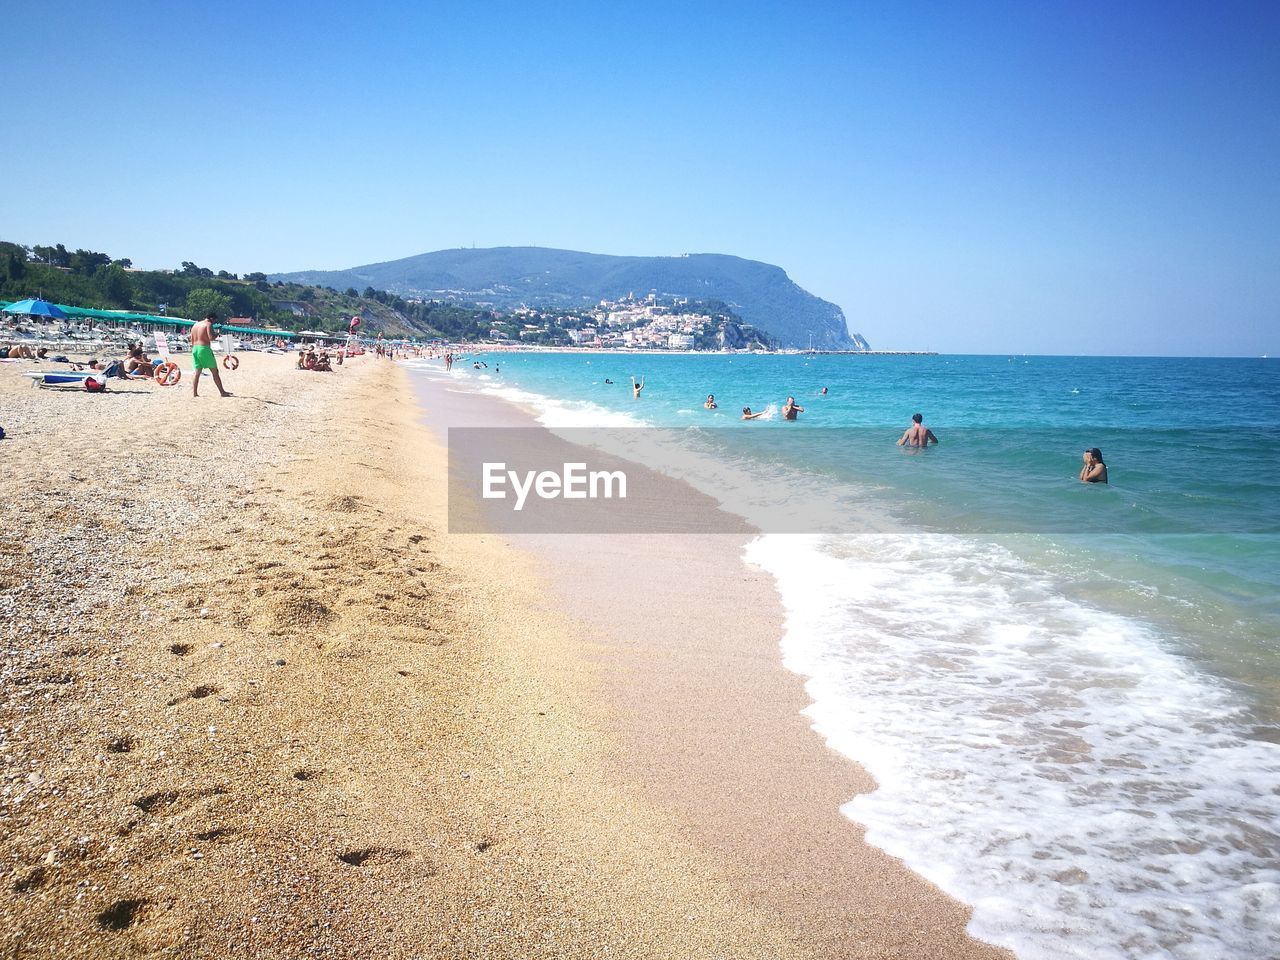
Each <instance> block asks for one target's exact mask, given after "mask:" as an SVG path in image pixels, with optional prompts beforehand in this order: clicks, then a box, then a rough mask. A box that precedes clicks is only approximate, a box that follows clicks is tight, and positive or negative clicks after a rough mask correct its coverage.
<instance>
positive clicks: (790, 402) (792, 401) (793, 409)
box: [782, 397, 804, 420]
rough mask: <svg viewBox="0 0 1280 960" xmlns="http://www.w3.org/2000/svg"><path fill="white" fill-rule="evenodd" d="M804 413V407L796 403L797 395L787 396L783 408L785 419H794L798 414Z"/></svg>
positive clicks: (783, 417)
mask: <svg viewBox="0 0 1280 960" xmlns="http://www.w3.org/2000/svg"><path fill="white" fill-rule="evenodd" d="M801 413H804V407H802V406H800V405H799V404H798V403H796V398H795V397H787V403H786V406H784V407H783V408H782V419H783V420H794V419H795V418H796V415H797V414H801Z"/></svg>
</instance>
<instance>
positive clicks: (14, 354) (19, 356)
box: [6, 343, 36, 360]
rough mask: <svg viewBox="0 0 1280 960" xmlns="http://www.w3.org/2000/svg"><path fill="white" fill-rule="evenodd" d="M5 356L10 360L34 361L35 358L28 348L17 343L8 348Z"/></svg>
mask: <svg viewBox="0 0 1280 960" xmlns="http://www.w3.org/2000/svg"><path fill="white" fill-rule="evenodd" d="M6 356H8V358H9V359H10V360H34V359H35V358H36V355H35V354H34V353H32V352H31V348H30V347H28V346H27V345H26V344H17V343H15V344H14V345H13V346H12V347H10V348H9V352H8V354H6Z"/></svg>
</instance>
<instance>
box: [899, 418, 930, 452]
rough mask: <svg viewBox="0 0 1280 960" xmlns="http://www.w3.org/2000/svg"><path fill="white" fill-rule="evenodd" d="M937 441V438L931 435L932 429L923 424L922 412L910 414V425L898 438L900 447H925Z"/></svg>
mask: <svg viewBox="0 0 1280 960" xmlns="http://www.w3.org/2000/svg"><path fill="white" fill-rule="evenodd" d="M937 442H938V438H937V437H935V436H934V435H933V431H932V430H930V429H929V428H928V427H926V426H925V425H924V414H920V413H913V414H912V415H911V426H909V427H907V429H906V432H905V433H903V434H902V436H901V437H899V438H898V446H900V447H903V446H906V447H927V446H928V445H929V444H931V443H937Z"/></svg>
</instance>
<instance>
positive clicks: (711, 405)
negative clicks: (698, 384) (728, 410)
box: [702, 393, 716, 410]
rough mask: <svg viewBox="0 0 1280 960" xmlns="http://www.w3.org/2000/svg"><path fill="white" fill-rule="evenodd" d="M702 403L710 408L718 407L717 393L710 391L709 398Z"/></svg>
mask: <svg viewBox="0 0 1280 960" xmlns="http://www.w3.org/2000/svg"><path fill="white" fill-rule="evenodd" d="M702 405H703V406H704V407H706V408H707V409H708V410H714V409H716V395H715V394H714V393H708V394H707V399H706V400H705V401H704V402H703V404H702Z"/></svg>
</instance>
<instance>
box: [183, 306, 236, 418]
mask: <svg viewBox="0 0 1280 960" xmlns="http://www.w3.org/2000/svg"><path fill="white" fill-rule="evenodd" d="M217 319H218V315H217V314H216V313H214V312H213V311H212V310H210V311H209V312H208V313H206V314H205V315H204V319H203V320H201V321H200V322H199V323H197V324H196V325H195V326H193V327H192V328H191V362H192V363H193V364H194V365H195V368H196V375H195V379H194V380H192V381H191V395H192V396H193V397H198V396H200V374H201V373H203V372H204V371H206V370H208V371H209V372H210V373H212V374H213V382H214V383H215V384H216V385H217V387H218V392H219V393H220V394H222V395H223V396H224V397H229V396H231V394H229V393H228V392H227V391H226V390H224V389H223V388H222V377H220V376H219V375H218V361H217V360H216V359H214V356H213V321H215V320H217Z"/></svg>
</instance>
